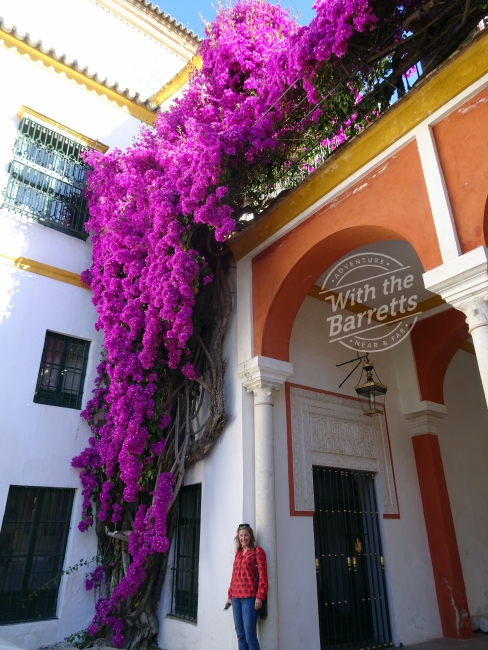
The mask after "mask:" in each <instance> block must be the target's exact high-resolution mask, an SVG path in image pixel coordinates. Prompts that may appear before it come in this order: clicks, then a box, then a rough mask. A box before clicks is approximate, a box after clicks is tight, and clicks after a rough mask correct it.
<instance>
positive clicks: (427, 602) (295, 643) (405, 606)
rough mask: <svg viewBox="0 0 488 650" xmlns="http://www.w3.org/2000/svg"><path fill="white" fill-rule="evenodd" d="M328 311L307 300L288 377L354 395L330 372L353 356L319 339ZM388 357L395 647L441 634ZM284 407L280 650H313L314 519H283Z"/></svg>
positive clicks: (388, 535) (279, 431) (279, 439)
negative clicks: (396, 512)
mask: <svg viewBox="0 0 488 650" xmlns="http://www.w3.org/2000/svg"><path fill="white" fill-rule="evenodd" d="M328 310H329V308H328V307H327V306H326V305H325V304H324V303H321V302H320V301H319V300H316V299H314V298H310V297H307V298H305V301H304V303H303V305H302V307H301V308H300V310H299V312H298V315H297V318H296V321H295V324H294V328H293V332H292V337H291V345H290V361H291V362H292V363H293V370H294V371H293V375H292V376H291V377H289V381H290V382H292V383H295V384H300V385H304V386H310V387H313V388H318V389H321V390H327V391H331V392H334V393H343V394H345V395H354V388H353V385H354V379H353V378H351V379H350V380H348V382H346V384H345V385H344V386H343V387H342V389H339V388H338V385H339V384H340V382H341V381H342V380H343V379H344V378H345V376H346V375H347V373H348V372H349V370H350V369H349V370H345V369H344V368H342V369H336V368H335V364H336V363H340V362H342V361H345V360H347V359H348V358H350V357H351V356H354V355H353V354H350V353H349V351H348V350H346V349H345V348H344V349H343V348H342V347H341V346H338V345H335V346H334V345H330V344H329V343H328V341H327V336H326V335H324V332H325V331H326V330H325V327H324V324H325V318H326V317H327V316H328V315H329V313H328ZM326 312H327V313H326ZM348 353H349V356H348ZM394 358H395V349H393V350H392V351H390V352H384V353H382V354H377V355H375V358H374V361H375V365H376V368H377V370H378V373H379V376H380V377H381V380H382V381H383V382H384V383H386V384H387V386H388V396H387V402H386V406H387V418H388V428H389V434H390V442H391V448H392V456H393V465H394V471H395V478H396V485H397V492H398V501H399V508H400V519H382V520H381V522H380V526H381V529H382V536H383V550H384V553H385V562H386V575H387V584H388V589H389V601H390V602H389V605H390V615H391V623H392V628H393V636H394V641H395V642H396V643H400V642H402V643H404V644H407V643H416V642H420V641H424V640H426V639H429V638H435V637H438V636H441V635H442V630H441V626H440V620H439V614H438V609H437V598H436V594H435V587H434V579H433V573H432V565H431V560H430V552H429V548H428V543H427V535H426V532H425V526H424V521H423V512H422V504H421V499H420V491H419V486H418V480H417V474H416V468H415V459H414V455H413V447H412V443H411V437H410V430H409V428H408V426H407V423H406V421H405V420H404V418H403V416H402V415H401V409H400V404H399V394H398V389H397V386H396V375H395V367H394ZM346 368H347V367H346ZM285 408H286V405H285V398H284V393H283V391H280V393H279V395H278V398H277V399H276V402H275V409H274V411H275V452H276V472H277V474H276V481H277V483H276V492H277V494H278V495H280V500H279V502H278V508H279V514H278V552H279V566H280V574H279V590H280V614H281V619H280V639H281V643H282V644H283V645H282V647H283V649H284V650H288V649H289V650H292V648H297V647H307V648H316V649H317V650H318V649H319V629H318V613H317V590H316V578H315V554H314V540H313V521H312V518H311V517H291V516H290V514H289V513H290V507H289V499H288V466H287V444H286V411H285ZM290 540H291V541H290ZM298 550H299V552H297V551H298ZM291 611H294V612H295V613H296V616H294V617H293V619H290V612H291ZM302 621H303V623H302ZM299 622H300V623H299Z"/></svg>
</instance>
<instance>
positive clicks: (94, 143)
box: [17, 106, 108, 153]
mask: <svg viewBox="0 0 488 650" xmlns="http://www.w3.org/2000/svg"><path fill="white" fill-rule="evenodd" d="M17 115H18V116H19V118H20V119H22V118H23V117H24V116H25V115H27V116H28V117H32V118H33V119H34V120H39V121H41V122H44V123H46V124H49V126H52V127H54V128H55V129H58V130H59V131H62V132H63V133H66V135H70V136H71V137H72V138H75V140H78V141H80V142H83V144H86V146H87V147H90V148H91V149H95V150H96V151H100V153H105V152H106V151H107V150H108V146H107V145H106V144H102V143H101V142H99V141H98V140H92V138H89V137H88V136H86V135H83V134H82V133H78V131H74V130H73V129H70V128H69V127H68V126H64V124H60V123H59V122H56V121H55V120H52V119H51V118H50V117H46V116H45V115H43V114H42V113H38V112H37V111H33V110H32V108H27V106H21V107H20V110H19V112H18V113H17Z"/></svg>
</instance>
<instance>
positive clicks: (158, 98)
mask: <svg viewBox="0 0 488 650" xmlns="http://www.w3.org/2000/svg"><path fill="white" fill-rule="evenodd" d="M201 69H202V57H201V56H200V55H199V54H195V56H194V57H192V58H191V59H190V61H188V63H187V64H186V65H185V67H184V68H182V69H181V70H180V71H179V72H178V73H177V74H176V75H175V76H174V77H173V78H172V79H171V80H170V81H168V83H166V84H164V86H163V87H162V88H161V90H158V92H157V93H154V95H152V97H150V100H149V101H150V102H151V106H152V107H156V106H161V104H164V102H165V101H166V100H167V99H169V98H170V97H172V96H173V95H175V94H176V93H177V92H178V90H180V89H181V88H183V86H184V85H185V84H187V83H188V80H189V79H190V75H191V73H192V72H193V71H194V70H201Z"/></svg>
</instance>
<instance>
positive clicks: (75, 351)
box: [34, 332, 90, 409]
mask: <svg viewBox="0 0 488 650" xmlns="http://www.w3.org/2000/svg"><path fill="white" fill-rule="evenodd" d="M89 349H90V343H89V341H83V340H82V339H75V338H72V337H70V336H64V335H63V334H56V333H55V332H46V340H45V341H44V350H43V351H42V358H41V367H40V368H39V378H38V379H37V386H36V392H35V394H34V402H36V403H37V404H50V405H51V406H65V407H67V408H71V409H80V408H81V398H82V397H83V386H84V383H85V374H86V364H87V361H88V351H89Z"/></svg>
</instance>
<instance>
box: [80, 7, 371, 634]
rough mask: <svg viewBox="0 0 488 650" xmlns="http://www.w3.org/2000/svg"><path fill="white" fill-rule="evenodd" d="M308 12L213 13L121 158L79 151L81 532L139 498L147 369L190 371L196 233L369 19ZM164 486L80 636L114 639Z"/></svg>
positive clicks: (156, 449) (364, 11) (221, 215)
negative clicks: (297, 98)
mask: <svg viewBox="0 0 488 650" xmlns="http://www.w3.org/2000/svg"><path fill="white" fill-rule="evenodd" d="M314 7H315V9H316V11H317V16H316V18H315V19H314V20H313V21H312V23H311V25H310V26H308V27H301V28H298V26H297V24H296V23H295V21H293V20H291V19H290V17H289V14H288V12H287V11H284V10H282V9H281V7H280V6H279V5H271V4H268V2H266V1H264V0H238V1H237V3H236V4H235V6H234V7H233V8H221V9H220V10H219V12H218V15H217V18H216V20H215V22H214V23H213V24H211V25H210V26H209V27H208V29H207V38H206V39H205V40H204V41H203V42H202V43H201V45H200V54H201V57H202V60H203V67H202V69H201V71H199V72H197V73H195V74H194V76H193V78H192V79H191V82H190V84H189V87H188V89H187V90H186V92H185V93H184V94H183V96H182V97H181V98H180V99H178V100H176V101H175V102H174V103H173V105H172V106H171V108H170V109H169V110H168V111H165V112H161V113H160V114H159V115H158V117H157V119H156V122H155V125H154V128H153V129H150V128H148V127H144V128H142V129H141V132H140V134H139V136H138V138H137V140H136V142H135V144H134V145H133V146H132V147H130V148H128V149H127V150H126V151H124V152H121V151H119V150H117V149H115V150H113V151H111V152H110V153H108V154H105V155H102V154H100V153H97V152H90V153H89V154H88V155H87V158H86V160H87V162H88V163H89V164H90V165H91V166H92V171H91V172H90V174H89V181H88V190H87V196H88V201H89V211H90V218H89V220H88V222H87V224H86V228H87V230H90V231H92V242H93V263H92V266H91V268H90V269H89V270H88V271H86V272H85V273H84V274H83V281H84V282H86V283H87V284H88V285H89V286H90V287H91V289H92V290H93V302H94V304H95V306H96V309H97V313H98V321H97V323H96V328H97V329H101V330H102V331H103V333H104V341H105V350H106V357H105V359H104V361H103V362H102V363H101V364H100V366H99V368H98V380H97V384H96V387H95V390H94V396H93V397H92V399H91V400H90V401H89V402H88V404H87V407H86V409H85V411H84V412H83V413H82V417H84V418H85V419H87V420H88V421H89V422H90V423H91V426H92V432H93V437H92V438H91V439H90V446H89V447H88V448H87V449H86V450H85V451H84V452H82V454H80V456H78V457H76V458H75V459H73V463H72V464H73V466H74V467H79V468H82V470H83V471H82V472H81V475H80V478H81V482H82V485H83V496H84V503H83V515H82V522H81V523H80V529H81V530H85V529H86V528H87V527H88V526H89V525H90V524H92V523H93V514H92V507H91V503H90V500H91V499H95V498H98V499H99V501H100V504H101V508H100V512H99V515H98V516H99V518H100V519H102V520H105V521H107V520H109V519H110V521H111V522H112V523H116V522H117V521H119V520H120V518H121V516H122V510H123V505H122V504H123V501H127V502H133V501H136V500H138V498H139V497H140V495H141V490H142V488H141V477H142V476H143V472H144V468H145V467H147V466H148V465H150V464H151V463H152V459H153V458H154V457H155V456H158V455H159V454H161V453H163V450H164V444H165V443H164V431H165V429H166V428H167V426H168V424H169V422H170V417H169V414H168V413H165V414H164V415H163V417H162V418H161V416H160V415H157V412H158V413H160V411H157V409H156V400H157V398H158V395H159V394H160V392H161V386H160V384H159V382H160V381H161V378H160V376H159V375H158V371H157V369H158V368H161V367H163V368H165V371H168V370H169V371H173V372H175V373H180V376H181V374H182V375H183V376H185V377H187V378H188V379H190V380H193V379H195V377H196V370H195V368H194V367H193V365H192V364H191V362H190V359H189V356H190V345H189V344H190V338H191V336H192V335H193V332H194V328H193V309H194V305H195V295H196V293H197V292H198V291H199V289H200V287H201V286H202V285H203V284H206V283H207V282H210V281H211V280H212V274H211V272H210V269H209V267H208V265H207V262H206V261H205V259H204V258H203V257H202V256H201V255H200V254H199V253H198V252H197V251H196V250H194V248H193V236H194V233H195V231H196V229H198V228H200V229H201V228H202V226H203V227H206V228H207V229H208V230H210V231H212V232H213V235H214V238H215V239H216V240H217V241H220V242H222V241H225V239H226V238H227V237H229V235H231V234H232V232H233V231H234V228H235V221H234V218H233V208H232V207H231V205H230V204H229V202H228V201H229V199H228V197H229V187H228V185H227V184H226V182H225V178H226V174H227V175H228V170H229V169H231V170H238V169H239V166H240V164H241V162H242V161H243V160H245V162H246V164H247V165H249V164H253V163H255V162H261V161H263V160H266V156H268V155H269V152H270V151H272V150H274V149H275V148H276V147H277V146H279V144H278V143H279V135H280V129H281V126H280V125H281V124H282V123H283V120H284V119H285V118H286V114H287V111H288V109H289V108H290V106H289V105H288V103H287V102H285V101H279V100H280V97H281V96H282V95H283V92H284V90H285V89H286V88H287V87H288V86H289V85H290V84H295V83H298V82H300V83H301V84H302V86H303V87H304V88H305V89H306V90H307V93H308V99H307V101H308V102H311V103H312V104H313V102H314V101H315V100H316V98H315V95H314V90H313V79H314V75H315V72H316V70H317V67H318V66H319V65H320V64H321V63H322V62H323V61H325V60H328V59H330V58H331V57H334V56H335V57H340V56H342V54H344V52H345V50H346V47H347V44H348V41H349V39H350V38H351V36H352V34H353V32H354V31H362V30H364V29H365V28H366V27H367V26H369V25H372V24H373V22H374V17H373V15H372V13H371V10H370V8H369V5H368V2H367V0H317V2H316V4H315V5H314ZM304 110H308V109H307V107H306V106H305V107H304ZM158 391H159V392H158ZM100 411H103V420H97V417H98V415H97V414H98V413H99V412H100ZM158 418H159V422H158V426H159V431H160V433H159V435H156V436H155V434H154V423H155V422H157V420H158ZM150 425H151V426H150ZM150 432H151V433H150ZM171 482H172V477H171V476H170V475H163V476H161V477H160V478H159V480H158V483H157V486H156V490H155V494H154V499H153V505H152V506H150V507H149V508H148V507H147V506H145V505H140V506H139V508H138V511H137V516H136V518H135V525H134V531H133V532H132V533H131V537H130V544H129V552H130V554H131V556H132V563H131V566H130V569H129V572H128V574H127V576H126V577H125V578H124V580H123V581H122V582H121V583H120V584H119V585H118V587H117V588H116V589H115V591H114V594H113V595H112V598H111V599H110V601H104V600H101V601H100V602H99V604H98V605H97V614H96V617H95V620H94V623H93V627H92V630H95V628H97V629H98V628H99V627H100V626H101V625H103V626H111V627H112V629H113V630H114V633H115V635H116V636H117V642H118V643H123V641H121V640H120V639H121V638H122V629H121V628H120V625H119V623H117V622H116V621H117V620H118V619H117V618H116V616H115V612H116V610H117V607H118V604H119V603H120V602H121V601H122V599H123V598H126V597H127V596H128V595H130V594H133V593H134V592H135V591H136V590H137V589H138V588H139V586H140V585H141V582H142V580H143V579H144V577H145V571H144V561H145V558H146V557H147V555H148V554H149V553H154V552H164V551H165V550H167V546H168V541H167V539H166V537H165V521H166V508H167V506H168V503H169V500H170V495H171ZM120 485H122V486H123V490H122V493H121V490H120V488H119V486H120ZM114 616H115V619H114ZM114 644H115V636H114Z"/></svg>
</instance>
